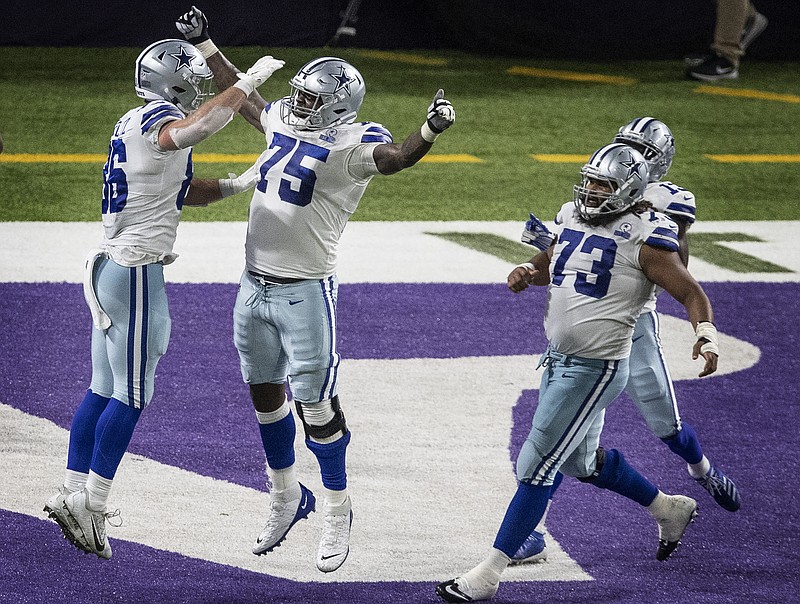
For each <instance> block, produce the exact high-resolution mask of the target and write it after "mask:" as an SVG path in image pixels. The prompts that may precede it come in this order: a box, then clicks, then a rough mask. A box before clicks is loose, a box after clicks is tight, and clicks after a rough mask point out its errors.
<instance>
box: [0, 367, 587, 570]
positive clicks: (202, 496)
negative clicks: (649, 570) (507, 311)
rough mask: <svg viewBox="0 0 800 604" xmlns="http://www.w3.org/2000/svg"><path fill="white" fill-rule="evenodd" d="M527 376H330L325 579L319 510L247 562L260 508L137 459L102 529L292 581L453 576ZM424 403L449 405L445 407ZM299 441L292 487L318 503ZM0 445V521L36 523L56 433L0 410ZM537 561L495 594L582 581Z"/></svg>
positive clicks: (472, 546) (487, 538) (559, 562)
mask: <svg viewBox="0 0 800 604" xmlns="http://www.w3.org/2000/svg"><path fill="white" fill-rule="evenodd" d="M534 366H535V358H534V357H528V356H514V357H483V358H462V359H411V360H401V361H383V360H360V361H349V362H344V363H342V375H341V381H342V382H343V383H344V385H343V388H344V389H345V390H346V391H347V392H348V393H350V394H348V400H347V418H348V423H350V424H351V426H352V428H353V432H354V433H357V434H358V439H354V441H353V444H352V445H351V446H350V447H349V448H348V462H349V463H348V466H349V467H348V474H349V476H350V491H351V494H352V498H353V507H354V523H353V533H352V544H351V553H350V557H349V558H348V560H347V562H346V563H345V565H344V566H342V568H341V569H339V570H338V571H337V572H335V573H330V574H323V573H320V572H319V571H317V569H316V566H315V564H314V556H315V553H316V548H317V544H318V541H319V534H320V530H321V526H322V517H321V514H320V513H319V510H320V509H321V506H320V507H318V512H317V513H315V514H312V515H311V517H310V519H309V520H307V521H303V522H300V523H298V524H297V525H296V526H295V527H294V528H293V529H292V533H291V535H290V537H289V538H288V539H287V540H286V541H285V542H284V543H283V544H282V545H281V547H280V548H278V549H277V550H276V551H275V552H273V553H272V554H267V555H266V556H262V557H258V556H254V555H253V554H252V553H250V551H251V548H252V545H253V541H254V539H255V537H256V535H258V533H259V531H260V530H261V528H262V523H263V522H264V520H265V518H266V508H267V497H266V495H265V494H263V493H260V492H258V491H256V490H253V489H249V488H246V487H242V486H240V485H236V484H231V483H228V482H226V481H222V480H215V479H213V478H210V477H207V476H202V475H199V474H196V473H193V472H189V471H186V470H183V469H181V468H178V467H173V466H167V465H164V464H162V463H159V462H156V461H153V460H151V459H147V458H145V457H142V456H139V455H131V454H129V455H126V456H125V458H124V460H123V463H122V466H121V468H120V472H119V474H118V478H117V480H116V481H115V483H114V489H113V492H112V495H111V501H110V503H109V508H110V509H115V508H117V507H119V508H121V512H122V518H123V519H124V525H123V526H122V527H120V528H114V527H109V536H110V538H111V539H112V541H113V540H127V541H132V542H135V543H141V544H144V545H147V546H150V547H154V548H157V549H161V550H166V551H173V552H177V553H180V554H183V555H186V556H190V557H192V558H199V559H203V560H208V561H211V562H215V563H219V564H226V565H229V566H234V567H238V568H243V569H246V570H249V571H253V572H257V573H263V574H269V575H273V576H278V577H284V578H287V579H292V580H296V581H315V582H331V581H442V580H444V579H447V578H450V577H453V576H456V575H458V574H459V573H462V572H464V571H465V570H467V569H469V568H472V567H473V566H474V565H475V564H477V563H478V562H479V561H480V560H482V559H483V558H484V556H485V555H486V552H487V551H488V548H489V547H490V546H491V542H492V539H493V538H494V533H495V531H496V530H497V527H498V526H499V525H500V521H501V520H502V515H503V513H504V511H505V508H506V506H507V504H508V501H509V500H510V498H511V496H512V495H513V493H514V489H515V488H516V481H515V478H514V470H513V467H512V464H511V461H510V459H509V456H508V438H509V436H508V435H509V433H510V429H511V422H512V419H511V410H512V407H513V405H514V404H515V403H516V401H517V399H518V398H519V395H520V393H521V391H522V390H523V389H530V388H533V387H534V384H536V383H538V377H537V376H536V374H535V373H534V372H533V371H532V368H533V367H534ZM350 383H352V386H348V384H350ZM398 392H400V393H403V395H402V396H403V399H402V400H397V393H398ZM435 392H459V393H460V394H459V396H458V397H450V401H449V402H450V405H444V404H442V403H443V402H444V401H443V400H442V399H441V397H434V396H433V394H432V393H435ZM434 398H435V400H434ZM487 401H491V402H492V404H491V405H488V404H487ZM164 403H166V401H164ZM434 403H435V404H434ZM399 410H400V411H401V412H398V411H399ZM434 427H435V428H434ZM301 432H302V431H301V430H299V431H298V443H297V454H298V473H299V475H300V476H301V477H302V479H303V481H304V482H305V483H306V484H307V485H308V486H309V487H310V488H311V489H312V490H314V491H315V492H316V493H318V494H321V485H320V482H319V478H318V468H317V466H316V461H315V460H314V459H313V456H312V455H311V453H310V452H308V451H307V450H306V448H305V446H304V445H303V444H302V435H301V434H299V433H301ZM388 435H393V437H392V438H388V437H387V436H388ZM0 443H2V444H0V451H2V455H0V471H1V472H2V475H3V476H4V477H5V480H4V483H5V485H6V488H4V489H0V507H2V508H4V509H7V510H11V511H13V512H17V513H22V514H28V515H30V516H33V517H36V518H42V519H43V518H44V513H43V512H42V511H41V510H42V506H43V505H44V501H45V500H46V499H47V498H48V497H49V496H50V495H52V493H53V492H55V489H56V487H57V486H58V484H59V481H60V480H61V479H62V478H63V472H64V459H65V455H66V450H67V444H68V433H67V431H66V430H64V429H62V428H60V427H58V426H56V425H55V424H53V423H52V422H50V421H48V420H45V419H42V418H38V417H35V416H32V415H29V414H26V413H23V412H21V411H19V410H17V409H14V408H13V407H11V406H8V405H5V404H0ZM253 454H254V455H258V452H257V451H254V452H253ZM465 485H466V491H465V490H464V488H465ZM398 495H399V497H398ZM318 505H320V504H319V503H318ZM52 528H53V531H58V528H57V527H56V526H55V524H53V527H52ZM112 545H113V543H112ZM65 547H66V544H65ZM548 550H549V561H548V563H547V564H539V565H529V566H523V567H517V568H511V569H509V571H508V572H507V573H506V574H505V575H504V580H506V581H586V580H591V577H590V576H589V575H587V574H586V573H585V572H584V571H583V570H582V569H581V568H580V567H579V566H578V565H577V564H576V563H575V562H574V561H573V560H572V559H571V558H569V556H567V554H566V553H564V551H563V550H562V549H561V547H560V546H559V545H558V543H557V542H556V541H555V540H554V539H553V538H552V537H550V538H549V540H548Z"/></svg>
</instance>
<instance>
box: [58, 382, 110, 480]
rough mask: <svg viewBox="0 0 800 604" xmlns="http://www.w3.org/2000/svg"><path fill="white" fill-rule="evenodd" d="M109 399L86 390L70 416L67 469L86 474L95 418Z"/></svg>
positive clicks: (90, 454) (92, 444) (89, 462)
mask: <svg viewBox="0 0 800 604" xmlns="http://www.w3.org/2000/svg"><path fill="white" fill-rule="evenodd" d="M108 401H109V399H108V398H106V397H104V396H100V395H99V394H95V393H94V392H92V391H91V390H87V391H86V395H85V396H84V397H83V402H81V404H80V405H79V406H78V409H77V410H76V411H75V415H74V416H73V417H72V426H71V427H70V429H69V450H68V452H67V469H68V470H72V471H73V472H80V473H81V474H88V473H89V467H90V466H91V465H92V455H93V454H94V433H95V429H96V428H97V420H98V419H100V415H101V414H102V413H103V411H104V410H105V408H106V405H108Z"/></svg>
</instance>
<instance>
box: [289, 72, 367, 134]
mask: <svg viewBox="0 0 800 604" xmlns="http://www.w3.org/2000/svg"><path fill="white" fill-rule="evenodd" d="M289 84H290V86H291V87H292V92H291V94H290V95H289V96H287V97H284V98H283V99H281V101H280V103H281V104H280V110H281V120H282V121H283V122H284V123H285V124H287V125H289V126H293V127H294V128H297V129H298V130H322V129H324V128H330V127H331V126H336V125H338V124H349V123H351V122H353V121H355V119H356V115H357V114H358V110H359V109H360V108H361V103H362V102H363V100H364V93H365V92H366V88H365V86H364V78H363V77H362V76H361V74H360V73H359V72H358V70H357V69H356V68H355V67H353V66H352V65H350V64H349V63H348V62H346V61H344V60H342V59H337V58H336V57H322V58H320V59H314V60H313V61H311V62H309V63H307V64H306V65H304V66H303V67H301V68H300V71H298V72H297V75H295V76H294V77H293V78H292V79H291V80H290V81H289Z"/></svg>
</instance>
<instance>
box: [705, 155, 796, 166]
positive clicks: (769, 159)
mask: <svg viewBox="0 0 800 604" xmlns="http://www.w3.org/2000/svg"><path fill="white" fill-rule="evenodd" d="M704 157H707V158H708V159H711V160H714V161H718V162H721V163H723V164H797V163H800V155H778V154H769V155H768V154H752V155H732V154H729V155H709V154H708V153H706V154H704Z"/></svg>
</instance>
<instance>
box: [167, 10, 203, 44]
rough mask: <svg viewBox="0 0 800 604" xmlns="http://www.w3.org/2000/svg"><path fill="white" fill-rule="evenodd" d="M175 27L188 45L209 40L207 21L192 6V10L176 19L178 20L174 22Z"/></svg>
mask: <svg viewBox="0 0 800 604" xmlns="http://www.w3.org/2000/svg"><path fill="white" fill-rule="evenodd" d="M175 27H177V28H178V31H179V32H181V34H182V35H183V37H184V38H186V41H187V42H189V43H190V44H199V43H200V42H205V41H206V40H209V39H210V37H209V35H208V19H206V16H205V15H204V14H203V12H202V11H201V10H200V9H199V8H197V7H196V6H192V10H190V11H189V12H188V13H184V14H183V15H181V16H180V17H178V20H177V21H175Z"/></svg>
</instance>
